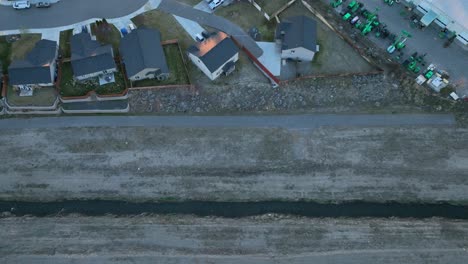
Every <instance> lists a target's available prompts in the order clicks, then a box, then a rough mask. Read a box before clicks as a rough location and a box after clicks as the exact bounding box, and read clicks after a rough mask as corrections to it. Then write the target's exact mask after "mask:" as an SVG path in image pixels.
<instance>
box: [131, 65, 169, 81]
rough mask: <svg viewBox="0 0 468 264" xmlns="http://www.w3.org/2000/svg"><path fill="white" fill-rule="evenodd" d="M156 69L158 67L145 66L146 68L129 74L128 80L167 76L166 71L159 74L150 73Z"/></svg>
mask: <svg viewBox="0 0 468 264" xmlns="http://www.w3.org/2000/svg"><path fill="white" fill-rule="evenodd" d="M158 70H159V68H146V69H144V70H142V71H140V72H139V73H137V74H135V75H133V76H131V77H130V80H131V81H139V80H145V79H155V78H158V77H163V78H167V77H169V74H168V73H161V74H159V75H156V74H153V73H152V72H156V71H158Z"/></svg>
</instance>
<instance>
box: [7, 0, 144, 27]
mask: <svg viewBox="0 0 468 264" xmlns="http://www.w3.org/2000/svg"><path fill="white" fill-rule="evenodd" d="M147 2H148V0H131V1H129V0H98V1H96V0H79V1H76V0H61V1H60V2H59V3H57V4H54V5H53V6H52V7H51V8H31V9H28V10H14V9H13V8H12V7H9V6H0V14H1V15H0V31H3V30H14V29H22V28H27V29H32V28H52V27H61V26H66V25H71V24H74V23H78V22H81V21H84V20H87V19H91V18H104V17H105V18H116V17H121V16H125V15H128V14H130V13H132V12H134V11H136V10H138V9H139V8H141V7H142V6H143V5H144V4H145V3H147Z"/></svg>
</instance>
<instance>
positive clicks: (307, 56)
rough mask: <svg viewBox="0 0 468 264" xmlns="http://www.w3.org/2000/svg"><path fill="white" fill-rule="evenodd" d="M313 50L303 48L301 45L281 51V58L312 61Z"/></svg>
mask: <svg viewBox="0 0 468 264" xmlns="http://www.w3.org/2000/svg"><path fill="white" fill-rule="evenodd" d="M314 55H315V52H313V51H311V50H308V49H305V48H303V47H299V48H294V49H288V50H283V51H282V52H281V58H282V59H293V60H301V61H312V60H313V59H314Z"/></svg>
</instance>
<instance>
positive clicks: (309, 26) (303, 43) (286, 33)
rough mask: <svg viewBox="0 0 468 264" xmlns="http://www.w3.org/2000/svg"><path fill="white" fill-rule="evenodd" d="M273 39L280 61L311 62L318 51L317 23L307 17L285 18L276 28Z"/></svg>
mask: <svg viewBox="0 0 468 264" xmlns="http://www.w3.org/2000/svg"><path fill="white" fill-rule="evenodd" d="M275 39H276V42H277V43H278V44H279V45H280V47H281V58H282V59H293V60H298V61H312V60H313V59H314V55H315V53H316V52H318V51H319V46H318V45H317V22H316V21H315V20H314V19H312V18H310V17H307V16H295V17H288V18H285V19H284V20H283V21H282V22H281V23H279V24H278V26H277V28H276V33H275Z"/></svg>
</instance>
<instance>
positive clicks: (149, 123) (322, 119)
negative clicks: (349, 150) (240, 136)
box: [0, 114, 455, 130]
mask: <svg viewBox="0 0 468 264" xmlns="http://www.w3.org/2000/svg"><path fill="white" fill-rule="evenodd" d="M412 125H414V126H421V125H422V126H424V125H440V126H452V125H455V119H454V117H453V115H450V114H439V115H428V114H399V115H370V114H362V115H336V114H318V115H284V116H101V117H94V116H86V117H85V116H82V117H44V118H32V119H18V118H12V119H3V120H0V129H24V128H65V127H187V128H196V127H204V128H209V127H253V128H265V127H271V128H274V127H281V128H286V129H299V130H300V129H313V128H319V127H323V126H338V127H340V126H343V127H347V126H366V127H369V126H381V127H389V126H412Z"/></svg>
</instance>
